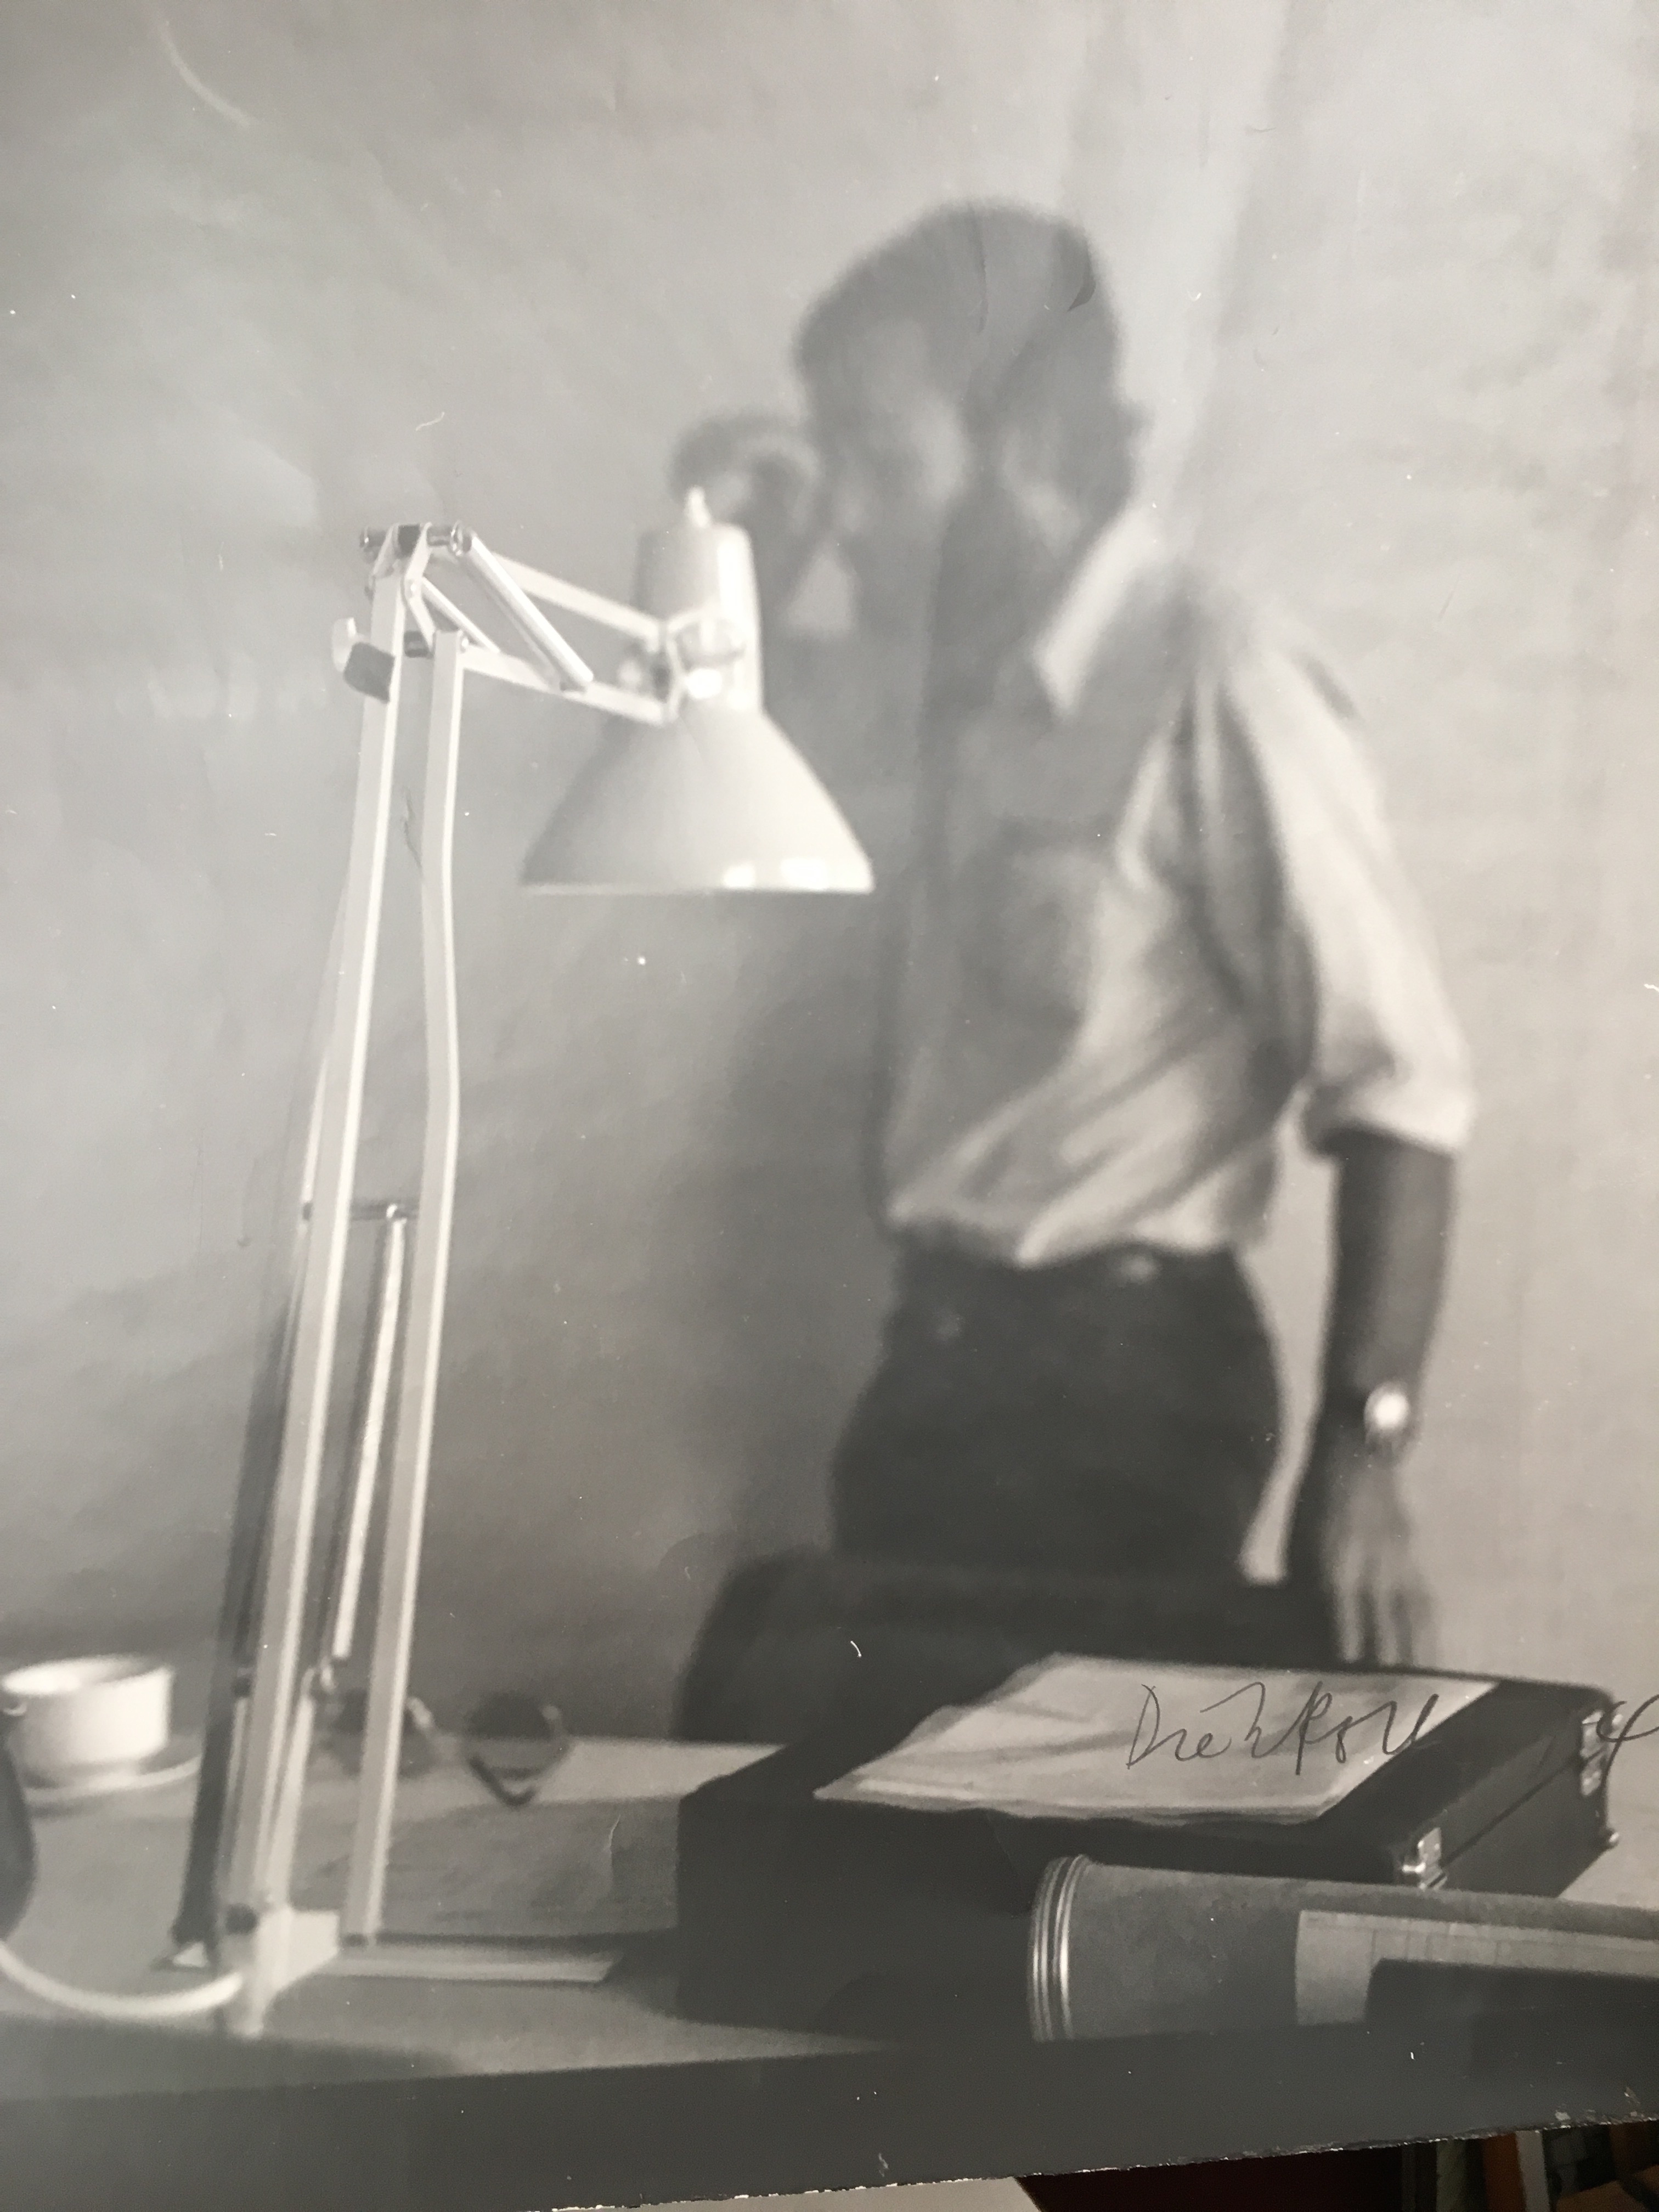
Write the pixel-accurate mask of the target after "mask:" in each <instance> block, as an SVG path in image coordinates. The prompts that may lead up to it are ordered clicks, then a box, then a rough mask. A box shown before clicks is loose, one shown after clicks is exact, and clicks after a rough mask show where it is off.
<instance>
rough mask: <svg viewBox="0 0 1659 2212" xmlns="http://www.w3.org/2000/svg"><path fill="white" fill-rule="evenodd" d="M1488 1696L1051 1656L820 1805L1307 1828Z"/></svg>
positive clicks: (1398, 1683)
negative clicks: (1299, 1825) (1289, 1824)
mask: <svg viewBox="0 0 1659 2212" xmlns="http://www.w3.org/2000/svg"><path fill="white" fill-rule="evenodd" d="M1491 1688H1492V1683H1491V1682H1489V1681H1480V1680H1473V1679H1470V1678H1467V1677H1464V1676H1460V1675H1444V1674H1431V1675H1429V1674H1331V1675H1317V1674H1273V1673H1268V1674H1251V1673H1249V1671H1248V1670H1245V1669H1241V1668H1225V1669H1224V1668H1210V1667H1164V1666H1149V1665H1147V1664H1146V1663H1145V1662H1135V1661H1133V1660H1116V1659H1073V1658H1056V1659H1049V1660H1046V1661H1044V1662H1042V1664H1041V1665H1040V1666H1036V1667H1033V1668H1027V1669H1026V1670H1025V1671H1024V1673H1022V1674H1017V1675H1015V1676H1014V1678H1013V1679H1012V1681H1010V1682H1008V1683H1007V1684H1006V1685H1005V1686H1004V1687H1003V1688H1002V1689H1001V1690H1000V1691H999V1692H997V1693H996V1694H995V1695H994V1697H992V1698H989V1699H987V1700H986V1701H985V1702H984V1703H983V1704H981V1705H972V1706H964V1707H960V1708H950V1709H947V1710H946V1711H943V1712H940V1713H936V1714H935V1715H934V1716H933V1718H932V1719H931V1720H928V1721H925V1722H924V1723H922V1725H921V1727H920V1728H919V1729H916V1730H915V1732H914V1733H913V1734H912V1735H909V1736H908V1737H907V1739H906V1740H905V1741H904V1742H903V1743H902V1744H900V1745H899V1746H898V1747H896V1749H895V1750H893V1751H890V1752H889V1753H885V1754H884V1756H883V1757H882V1758H880V1759H874V1760H872V1762H871V1763H870V1764H869V1765H866V1766H862V1767H860V1768H858V1769H856V1770H855V1771H854V1772H853V1773H851V1774H849V1775H847V1776H845V1777H844V1778H842V1780H841V1781H839V1782H835V1783H831V1784H829V1785H828V1787H827V1788H825V1789H823V1790H819V1792H818V1795H819V1796H820V1797H824V1798H829V1799H841V1800H844V1801H851V1802H862V1803H875V1804H885V1805H898V1806H906V1807H911V1808H917V1809H927V1808H933V1809H936V1810H940V1811H950V1810H956V1809H961V1808H981V1809H984V1810H987V1811H994V1812H1000V1813H1009V1814H1024V1815H1027V1816H1030V1817H1031V1818H1036V1819H1041V1818H1055V1817H1060V1818H1065V1817H1072V1816H1075V1817H1079V1818H1084V1819H1090V1818H1095V1819H1123V1820H1275V1821H1286V1822H1291V1821H1299V1820H1316V1819H1317V1818H1318V1817H1319V1815H1320V1814H1322V1813H1326V1812H1328V1811H1329V1810H1330V1808H1331V1807H1332V1806H1334V1805H1336V1804H1338V1803H1340V1802H1341V1800H1342V1799H1343V1798H1344V1797H1346V1796H1347V1794H1348V1793H1349V1791H1350V1790H1354V1789H1357V1788H1358V1785H1359V1784H1361V1783H1362V1782H1364V1780H1365V1779H1366V1778H1367V1777H1368V1776H1370V1775H1371V1774H1374V1773H1376V1771H1378V1769H1379V1768H1381V1767H1382V1766H1383V1765H1385V1764H1387V1762H1388V1761H1389V1760H1390V1759H1395V1758H1399V1757H1401V1755H1402V1754H1403V1753H1407V1752H1408V1751H1409V1750H1410V1748H1411V1747H1412V1746H1413V1744H1414V1743H1419V1742H1421V1741H1422V1740H1423V1738H1424V1737H1425V1736H1426V1735H1429V1734H1431V1732H1432V1730H1433V1729H1436V1728H1437V1727H1438V1726H1439V1725H1440V1724H1441V1723H1442V1722H1443V1721H1446V1720H1449V1718H1450V1717H1451V1716H1452V1715H1453V1714H1454V1713H1458V1712H1462V1711H1464V1710H1465V1709H1466V1708H1467V1707H1468V1706H1469V1705H1473V1704H1474V1702H1475V1701H1476V1699H1480V1698H1482V1697H1484V1696H1485V1695H1486V1692H1488V1691H1489V1690H1490V1689H1491Z"/></svg>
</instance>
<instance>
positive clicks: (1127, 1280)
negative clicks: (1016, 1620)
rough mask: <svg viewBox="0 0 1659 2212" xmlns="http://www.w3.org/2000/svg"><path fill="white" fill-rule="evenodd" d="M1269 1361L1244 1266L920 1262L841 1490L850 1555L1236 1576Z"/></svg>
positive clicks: (1178, 1258) (1275, 1439)
mask: <svg viewBox="0 0 1659 2212" xmlns="http://www.w3.org/2000/svg"><path fill="white" fill-rule="evenodd" d="M1278 1443H1279V1383H1278V1376H1277V1371H1276V1368H1275V1363H1274V1358H1273V1346H1272V1344H1271V1342H1270V1340H1269V1338H1268V1335H1267V1329H1266V1327H1265V1325H1264V1323H1263V1321H1262V1317H1261V1312H1260V1310H1259V1309H1258V1307H1257V1304H1256V1302H1255V1297H1254V1296H1253V1294H1252V1292H1251V1291H1250V1287H1249V1284H1248V1282H1247V1281H1246V1279H1245V1277H1244V1273H1243V1269H1242V1268H1241V1267H1240V1266H1239V1264H1238V1261H1237V1259H1236V1258H1235V1257H1234V1256H1233V1255H1231V1253H1225V1254H1217V1255H1202V1256H1199V1257H1187V1256H1182V1255H1168V1254H1164V1253H1160V1252H1154V1251H1152V1250H1150V1249H1147V1248H1145V1247H1139V1246H1134V1245H1126V1246H1121V1247H1114V1248H1113V1249H1109V1250H1107V1251H1103V1252H1099V1253H1096V1254H1093V1255H1090V1256H1089V1257H1087V1258H1085V1259H1083V1260H1079V1261H1067V1262H1065V1263H1064V1264H1062V1265H1060V1266H1056V1267H1040V1268H1018V1267H1005V1266H1000V1265H995V1264H991V1263H986V1262H981V1261H974V1260H969V1259H964V1258H962V1257H959V1256H957V1255H949V1254H941V1253H939V1252H933V1251H924V1250H915V1249H912V1250H907V1251H906V1252H904V1253H903V1254H902V1256H901V1265H900V1272H899V1285H898V1296H897V1299H896V1304H895V1307H894V1310H893V1312H892V1315H891V1316H890V1320H889V1322H888V1327H887V1335H886V1344H885V1348H884V1355H883V1358H882V1360H881V1363H880V1365H879V1366H878V1370H877V1372H876V1374H875V1376H874V1377H873V1379H872V1382H871V1383H870V1385H869V1387H868V1389H866V1392H865V1394H864V1396H863V1398H862V1399H861V1401H860V1403H859V1405H858V1407H857V1408H856V1409H855V1411H854V1415H853V1418H852V1419H851V1421H850V1423H849V1424H848V1428H847V1431H846V1432H845V1434H844V1436H843V1437H842V1442H841V1444H840V1447H839V1449H838V1450H837V1453H836V1460H835V1464H834V1468H833V1473H832V1499H833V1513H834V1525H835V1541H836V1548H837V1549H838V1550H840V1551H842V1553H850V1554H854V1555H856V1556H860V1557H864V1558H871V1559H902V1560H908V1561H910V1562H913V1563H917V1564H927V1565H938V1566H941V1567H945V1566H954V1567H978V1568H1001V1569H1006V1570H1014V1571H1028V1572H1039V1573H1041V1572H1047V1573H1057V1574H1075V1575H1115V1574H1123V1573H1130V1574H1133V1573H1136V1572H1145V1573H1149V1574H1174V1575H1181V1576H1188V1575H1190V1576H1193V1577H1205V1576H1208V1577H1214V1576H1216V1575H1223V1576H1225V1575H1228V1574H1231V1572H1233V1571H1234V1570H1235V1569H1236V1568H1237V1563H1238V1557H1239V1553H1240V1550H1241V1548H1242V1547H1243V1543H1244V1541H1245V1538H1246V1536H1247V1535H1248V1534H1249V1528H1250V1525H1251V1522H1252V1520H1253V1519H1254V1517H1255V1511H1256V1509H1257V1507H1258V1505H1259V1504H1260V1503H1261V1494H1262V1492H1263V1490H1264V1489H1265V1487H1266V1486H1267V1480H1268V1477H1269V1476H1270V1474H1272V1472H1273V1462H1274V1459H1275V1456H1276V1454H1277V1449H1278Z"/></svg>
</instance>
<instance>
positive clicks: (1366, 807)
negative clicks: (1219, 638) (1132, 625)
mask: <svg viewBox="0 0 1659 2212" xmlns="http://www.w3.org/2000/svg"><path fill="white" fill-rule="evenodd" d="M1192 733H1193V740H1194V743H1193V752H1192V760H1191V768H1192V775H1193V784H1192V794H1193V799H1194V829H1195V831H1196V836H1195V853H1196V864H1197V867H1198V870H1199V873H1200V879H1201V887H1202V892H1203V896H1204V898H1205V902H1206V907H1207V908H1208V911H1209V914H1210V915H1211V918H1212V927H1213V932H1214V937H1215V945H1216V951H1217V953H1218V957H1219V958H1220V960H1221V961H1222V962H1223V963H1224V964H1225V967H1226V968H1227V969H1228V970H1229V971H1230V972H1231V975H1233V977H1234V979H1235V980H1236V981H1237V985H1238V987H1239V988H1240V990H1241V992H1242V993H1243V995H1244V998H1245V1000H1246V1003H1247V1005H1248V1006H1249V1009H1250V1011H1251V1014H1252V1017H1253V1018H1254V1020H1255V1022H1256V1023H1257V1024H1258V1025H1259V1028H1260V1031H1261V1042H1262V1045H1263V1048H1264V1050H1266V1051H1267V1052H1269V1053H1271V1054H1272V1055H1273V1057H1274V1058H1275V1059H1277V1060H1279V1065H1280V1066H1284V1067H1285V1072H1286V1073H1287V1074H1288V1075H1289V1077H1290V1079H1291V1081H1292V1082H1293V1083H1294V1085H1296V1088H1297V1091H1298V1092H1299V1094H1300V1097H1301V1101H1302V1126H1303V1132H1304V1137H1305V1139H1306V1140H1307V1142H1308V1144H1309V1145H1310V1146H1311V1147H1312V1148H1313V1149H1314V1150H1315V1151H1324V1150H1327V1149H1328V1147H1329V1146H1330V1145H1331V1143H1332V1141H1333V1139H1335V1138H1336V1137H1338V1136H1339V1135H1340V1134H1341V1133H1343V1132H1344V1131H1346V1130H1359V1129H1364V1130H1372V1131H1376V1132H1378V1133H1382V1134H1383V1135H1387V1136H1392V1137H1395V1138H1398V1139H1400V1140H1401V1141H1402V1142H1404V1143H1407V1144H1413V1145H1420V1146H1425V1148H1427V1149H1429V1150H1431V1151H1434V1152H1449V1153H1455V1152H1461V1151H1462V1148H1463V1146H1464V1145H1465V1144H1466V1142H1467V1140H1468V1135H1469V1132H1470V1128H1471V1126H1472V1124H1473V1121H1474V1085H1473V1083H1472V1080H1471V1075H1470V1068H1469V1060H1468V1049H1467V1047H1466V1044H1465V1042H1464V1038H1463V1035H1462V1030H1461V1027H1460V1025H1459V1023H1458V1021H1457V1018H1456V1016H1455V1013H1454V1012H1453V1010H1452V1006H1451V1004H1450V1001H1449V996H1448V994H1447V991H1446V987H1445V984H1444V981H1443V976H1442V973H1441V968H1440V963H1439V960H1438V957H1437V952H1436V949H1435V945H1434V942H1433V939H1432V936H1431V931H1430V928H1429V925H1428V921H1427V919H1426V917H1425V914H1424V911H1423V909H1422V907H1421V905H1420V903H1419V899H1418V897H1417V895H1416V892H1415V890H1414V889H1413V886H1412V884H1410V882H1409V881H1408V880H1407V877H1406V874H1405V872H1404V870H1403V868H1402V867H1401V863H1400V860H1399V858H1398V855H1397V854H1396V852H1395V845H1394V841H1393V838H1392V836H1391V835H1390V833H1389V826H1388V823H1387V821H1386V818H1385V815H1384V811H1383V804H1382V800H1381V797H1380V794H1379V793H1378V790H1377V788H1376V782H1375V780H1374V778H1373V775H1372V773H1371V770H1370V765H1369V763H1368V762H1367V761H1366V759H1365V757H1364V739H1363V736H1362V733H1361V732H1360V730H1359V728H1358V723H1357V719H1356V717H1355V716H1354V714H1353V713H1352V709H1351V708H1350V707H1349V706H1348V704H1347V702H1346V700H1345V699H1344V698H1343V696H1342V695H1341V693H1340V690H1338V688H1337V687H1336V685H1335V684H1334V683H1333V681H1332V679H1331V678H1330V677H1329V675H1328V673H1327V672H1326V671H1325V670H1324V669H1323V667H1322V665H1321V664H1320V662H1319V661H1318V660H1317V659H1316V658H1315V657H1314V656H1313V655H1312V654H1311V653H1309V652H1308V651H1306V650H1304V649H1302V648H1301V647H1300V645H1299V642H1298V643H1297V644H1296V645H1292V644H1290V643H1287V642H1285V641H1280V640H1278V639H1272V640H1269V639H1265V638H1263V637H1262V636H1261V635H1259V634H1253V633H1246V634H1244V635H1239V634H1237V633H1235V634H1234V635H1232V636H1231V638H1230V639H1229V641H1228V642H1227V647H1226V649H1225V651H1223V652H1221V653H1218V655H1217V657H1216V659H1215V662H1214V664H1213V665H1212V667H1211V668H1210V669H1209V670H1208V671H1206V678H1205V680H1204V681H1203V682H1202V683H1201V684H1200V686H1199V690H1198V693H1197V697H1196V702H1195V707H1194V717H1193V723H1192Z"/></svg>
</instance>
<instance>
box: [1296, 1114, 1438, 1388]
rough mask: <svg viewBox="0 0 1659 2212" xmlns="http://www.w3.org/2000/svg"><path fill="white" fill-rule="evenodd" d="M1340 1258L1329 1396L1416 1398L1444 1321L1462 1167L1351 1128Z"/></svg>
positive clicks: (1345, 1143)
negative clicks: (1384, 1391)
mask: <svg viewBox="0 0 1659 2212" xmlns="http://www.w3.org/2000/svg"><path fill="white" fill-rule="evenodd" d="M1333 1151H1334V1160H1335V1164H1336V1170H1337V1189H1336V1219H1335V1243H1336V1249H1335V1255H1334V1267H1333V1273H1332V1283H1331V1296H1330V1305H1329V1311H1328V1318H1327V1322H1326V1331H1325V1362H1324V1387H1325V1391H1326V1394H1327V1395H1328V1397H1329V1396H1331V1395H1340V1396H1342V1397H1345V1398H1352V1396H1353V1395H1355V1394H1358V1395H1364V1394H1365V1393H1366V1392H1368V1391H1370V1390H1373V1389H1376V1387H1377V1386H1378V1385H1379V1384H1380V1383H1402V1384H1403V1385H1404V1386H1405V1387H1406V1389H1407V1390H1409V1391H1410V1392H1411V1393H1412V1394H1413V1397H1414V1396H1415V1395H1416V1392H1417V1389H1418V1385H1419V1379H1420V1377H1421V1376H1422V1372H1423V1369H1424V1365H1425V1362H1426V1360H1427V1358H1428V1352H1429V1347H1430V1345H1431V1342H1432V1340H1433V1336H1434V1330H1435V1325H1436V1323H1437V1320H1438V1318H1439V1314H1440V1297H1441V1290H1442V1286H1443V1282H1444V1279H1445V1268H1446V1255H1447V1249H1448V1246H1449V1243H1450V1237H1451V1226H1452V1217H1453V1212H1454V1209H1455V1188H1456V1169H1455V1164H1454V1162H1453V1161H1452V1160H1451V1159H1450V1158H1448V1156H1447V1155H1446V1154H1445V1153H1443V1152H1430V1151H1427V1150H1426V1149H1425V1147H1424V1146H1420V1145H1408V1144H1404V1143H1401V1140H1400V1139H1398V1138H1395V1137H1386V1136H1383V1135H1380V1134H1377V1133H1374V1132H1371V1131H1369V1130H1352V1131H1350V1132H1349V1133H1346V1135H1345V1136H1343V1137H1341V1138H1340V1139H1338V1140H1337V1142H1336V1144H1335V1146H1334V1148H1333Z"/></svg>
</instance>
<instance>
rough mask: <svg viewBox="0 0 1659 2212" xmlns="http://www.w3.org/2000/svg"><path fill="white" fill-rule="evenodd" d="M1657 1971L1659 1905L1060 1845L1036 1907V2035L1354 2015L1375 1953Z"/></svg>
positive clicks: (1482, 1963) (1393, 1959)
mask: <svg viewBox="0 0 1659 2212" xmlns="http://www.w3.org/2000/svg"><path fill="white" fill-rule="evenodd" d="M1380 1966H1413V1967H1429V1968H1434V1967H1439V1968H1443V1969H1445V1970H1448V1971H1449V1972H1458V1971H1460V1970H1461V1971H1462V1972H1474V1973H1477V1974H1480V1975H1489V1974H1493V1973H1500V1974H1501V1973H1514V1974H1528V1975H1547V1976H1552V1977H1553V1976H1569V1977H1579V1976H1593V1977H1597V1978H1608V1979H1613V1980H1620V1981H1627V1982H1645V1981H1652V1982H1659V1912H1650V1911H1638V1910H1636V1909H1635V1908H1633V1907H1628V1906H1620V1905H1572V1904H1565V1903H1562V1902H1560V1901H1559V1900H1558V1899H1540V1898H1528V1897H1497V1896H1486V1895H1481V1894H1479V1893H1473V1892H1464V1891H1455V1890H1454V1891H1449V1890H1429V1891H1423V1890H1416V1889H1393V1888H1385V1887H1372V1886H1371V1885H1370V1884H1369V1883H1361V1882H1320V1881H1291V1880H1285V1879H1280V1878H1269V1877H1266V1876H1262V1875H1228V1874H1202V1873H1185V1872H1177V1871H1174V1870H1171V1869H1160V1868H1148V1867H1117V1866H1104V1865H1101V1864H1098V1863H1096V1862H1094V1861H1092V1860H1089V1859H1084V1858H1072V1859H1060V1860H1056V1861H1055V1862H1054V1864H1053V1865H1051V1866H1050V1867H1049V1868H1048V1871H1047V1872H1046V1873H1045V1874H1044V1875H1043V1878H1042V1883H1041V1885H1040V1887H1039V1888H1038V1891H1037V1895H1036V1903H1035V1904H1034V1905H1033V1906H1032V1910H1031V1922H1030V1949H1029V1953H1028V1956H1027V1979H1026V1996H1027V2003H1028V2008H1029V2012H1030V2027H1031V2033H1032V2034H1033V2036H1034V2037H1035V2038H1036V2040H1037V2041H1038V2042H1043V2043H1054V2042H1066V2041H1071V2040H1079V2041H1084V2040H1088V2039H1092V2038H1096V2037H1104V2036H1115V2035H1155V2034H1162V2033H1204V2032H1209V2033H1225V2032H1228V2031H1235V2032H1237V2031H1243V2030H1246V2029H1262V2028H1272V2027H1291V2026H1297V2025H1300V2026H1304V2027H1306V2026H1313V2025H1318V2024H1330V2023H1334V2022H1338V2021H1360V2020H1363V2019H1364V2016H1365V2009H1366V2004H1367V2000H1368V1998H1369V1996H1370V1990H1371V1984H1372V1978H1373V1977H1374V1975H1375V1974H1376V1970H1377V1969H1378V1967H1380Z"/></svg>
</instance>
